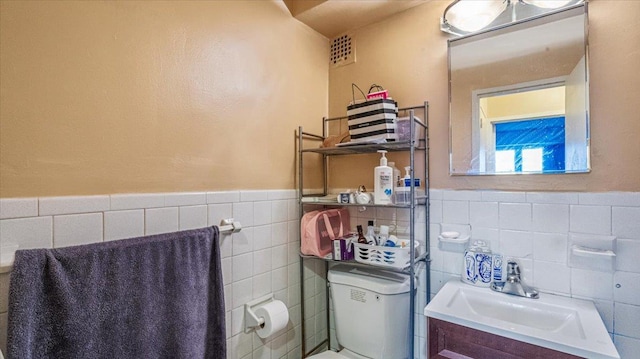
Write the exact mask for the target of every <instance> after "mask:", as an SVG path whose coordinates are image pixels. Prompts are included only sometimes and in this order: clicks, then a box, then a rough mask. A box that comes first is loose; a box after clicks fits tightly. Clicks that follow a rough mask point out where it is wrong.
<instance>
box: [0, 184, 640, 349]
mask: <svg viewBox="0 0 640 359" xmlns="http://www.w3.org/2000/svg"><path fill="white" fill-rule="evenodd" d="M430 197H431V199H430V202H431V205H430V222H431V223H430V226H429V228H430V238H431V247H430V249H431V258H432V262H431V269H432V271H431V295H435V293H437V291H438V290H439V289H440V288H441V287H442V285H443V284H444V282H446V281H447V280H449V279H451V278H456V277H459V275H460V272H461V270H462V253H461V252H459V251H457V250H455V249H452V248H447V247H442V246H440V245H439V243H438V239H437V236H438V234H439V233H440V231H441V229H442V228H446V227H450V226H453V227H455V226H461V225H462V226H465V225H467V226H470V228H471V233H472V238H473V239H484V240H487V241H489V242H490V243H491V248H492V250H493V251H494V252H498V253H502V254H504V255H505V256H508V257H513V258H517V259H518V260H519V261H520V263H521V265H522V267H524V276H525V280H526V281H528V282H529V283H531V284H533V285H535V286H537V287H538V288H539V289H540V290H541V291H542V292H543V295H545V294H548V293H552V294H557V295H564V296H573V297H577V298H586V299H590V300H593V301H594V302H595V303H596V306H597V308H598V310H599V311H600V314H601V316H602V318H603V320H604V323H605V325H606V327H607V329H608V331H609V332H610V333H611V335H612V338H613V339H614V342H615V344H616V347H617V348H618V351H619V352H620V354H621V356H622V358H623V359H626V358H634V354H635V353H638V352H640V260H639V259H640V193H637V192H634V193H555V192H499V191H452V190H431V191H430ZM373 211H375V213H374V212H373ZM350 212H351V216H352V225H353V226H354V227H355V225H356V224H364V225H366V221H367V220H369V219H372V218H377V221H376V225H378V226H379V225H381V224H392V225H396V226H397V228H398V234H399V235H400V236H406V235H408V232H407V231H408V227H409V212H408V210H406V209H387V208H379V209H372V208H367V209H366V210H364V211H361V210H360V209H359V208H357V207H350ZM298 216H299V215H298V205H297V201H296V192H295V191H294V190H282V191H227V192H200V193H164V194H117V195H105V196H88V197H45V198H20V199H0V244H1V245H2V248H7V247H8V246H10V245H11V244H18V245H20V248H23V249H27V248H42V247H46V248H56V247H64V246H70V245H76V244H84V243H92V242H99V241H107V240H116V239H122V238H128V237H135V236H141V235H145V234H156V233H163V232H172V231H176V230H180V229H190V228H198V227H204V226H207V225H214V224H219V223H220V220H221V219H224V218H235V219H236V220H238V221H239V222H241V223H242V225H243V229H242V231H241V232H240V233H236V234H233V235H231V234H227V235H223V236H222V238H221V246H222V257H223V259H222V264H223V270H224V273H223V277H224V281H225V300H226V308H227V313H226V314H227V315H226V317H227V336H228V350H229V358H239V359H240V358H288V359H298V358H300V357H301V343H302V340H303V338H302V335H301V334H302V331H301V322H302V320H301V315H302V313H301V312H300V308H301V301H302V300H304V303H305V312H307V313H305V318H306V320H305V338H304V340H305V344H306V346H307V349H309V348H311V347H313V346H314V345H315V344H316V343H319V342H320V341H321V340H322V339H323V338H324V337H323V336H324V333H325V330H326V320H325V314H324V313H325V310H326V307H325V303H326V299H325V297H324V295H325V294H324V293H325V291H324V288H325V287H324V286H325V278H326V277H325V275H324V265H325V262H324V261H320V260H306V261H305V264H306V265H305V270H304V273H303V278H304V280H305V288H307V290H305V296H304V298H301V295H300V273H299V256H298V252H299V245H298V239H299V229H298V221H299V219H298ZM416 219H417V220H416V224H417V228H416V238H417V239H418V241H420V242H421V243H422V244H424V239H425V238H424V233H425V226H426V225H425V212H424V208H421V207H419V208H418V210H417V212H416ZM575 234H591V235H597V236H615V237H616V241H617V248H616V254H617V256H616V259H615V265H614V267H612V268H611V269H610V270H608V269H607V270H602V268H600V267H598V268H588V267H587V268H584V267H580V268H577V267H572V266H571V265H570V264H571V262H570V260H569V250H568V248H569V245H570V241H571V238H572V236H574V235H575ZM1 254H2V252H0V255H1ZM418 274H419V278H418V281H417V282H418V283H419V284H420V285H421V287H420V288H419V289H418V298H417V302H416V313H415V316H416V317H415V318H416V325H417V327H416V339H417V340H416V346H415V349H416V351H415V352H416V358H424V357H425V352H426V346H425V344H426V337H427V333H426V331H425V319H424V317H423V316H422V310H423V309H424V306H425V305H426V295H425V288H424V283H425V282H426V280H425V271H424V268H421V269H420V270H419V271H418ZM8 278H9V276H8V274H2V275H0V294H1V295H0V330H1V332H0V348H3V349H4V345H5V333H6V319H7V313H6V311H7V288H8V283H9V281H8ZM309 289H310V290H309ZM270 292H273V293H274V294H275V296H276V298H277V299H280V300H282V301H284V302H285V303H286V304H287V306H288V308H289V311H290V317H291V319H290V323H289V327H288V329H287V331H286V332H283V333H282V334H281V335H279V336H277V337H275V338H271V339H270V340H268V341H263V340H261V339H260V338H258V337H257V336H256V335H255V334H254V333H250V334H245V333H244V332H243V327H242V326H243V304H244V303H246V302H247V301H249V300H251V299H253V298H257V297H260V296H262V295H264V294H267V293H270ZM331 333H332V337H334V338H335V330H334V328H331ZM333 343H335V340H333Z"/></svg>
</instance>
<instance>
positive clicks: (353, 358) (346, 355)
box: [308, 349, 367, 359]
mask: <svg viewBox="0 0 640 359" xmlns="http://www.w3.org/2000/svg"><path fill="white" fill-rule="evenodd" d="M360 358H362V359H367V358H366V357H363V356H362V355H358V354H356V353H353V352H351V351H349V350H348V349H342V350H341V351H339V352H334V351H331V350H327V351H326V352H322V353H320V354H316V355H312V356H310V357H308V359H360Z"/></svg>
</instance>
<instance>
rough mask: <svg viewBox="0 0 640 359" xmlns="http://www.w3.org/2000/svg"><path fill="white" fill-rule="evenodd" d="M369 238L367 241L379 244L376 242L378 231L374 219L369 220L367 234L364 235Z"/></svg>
mask: <svg viewBox="0 0 640 359" xmlns="http://www.w3.org/2000/svg"><path fill="white" fill-rule="evenodd" d="M364 237H365V238H366V239H367V242H369V244H372V245H377V244H378V243H377V242H376V231H375V229H374V228H373V221H369V222H367V235H366V236H364Z"/></svg>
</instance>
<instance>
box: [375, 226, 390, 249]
mask: <svg viewBox="0 0 640 359" xmlns="http://www.w3.org/2000/svg"><path fill="white" fill-rule="evenodd" d="M388 239H389V226H384V225H383V226H380V233H379V234H378V245H379V246H384V245H386V244H387V240H388Z"/></svg>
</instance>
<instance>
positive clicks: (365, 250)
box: [353, 239, 420, 269]
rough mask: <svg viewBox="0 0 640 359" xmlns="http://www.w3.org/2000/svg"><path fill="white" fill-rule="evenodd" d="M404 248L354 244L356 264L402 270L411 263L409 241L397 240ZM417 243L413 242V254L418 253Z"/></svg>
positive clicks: (418, 244)
mask: <svg viewBox="0 0 640 359" xmlns="http://www.w3.org/2000/svg"><path fill="white" fill-rule="evenodd" d="M398 244H400V245H402V244H404V247H383V246H373V245H370V244H362V243H354V244H353V246H354V248H355V259H356V262H360V263H366V264H372V265H376V266H380V267H392V268H399V269H403V268H406V267H408V266H409V264H410V262H411V256H410V253H409V252H410V248H409V240H407V239H401V240H398ZM419 246H420V243H419V242H415V252H416V253H418V248H419Z"/></svg>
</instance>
